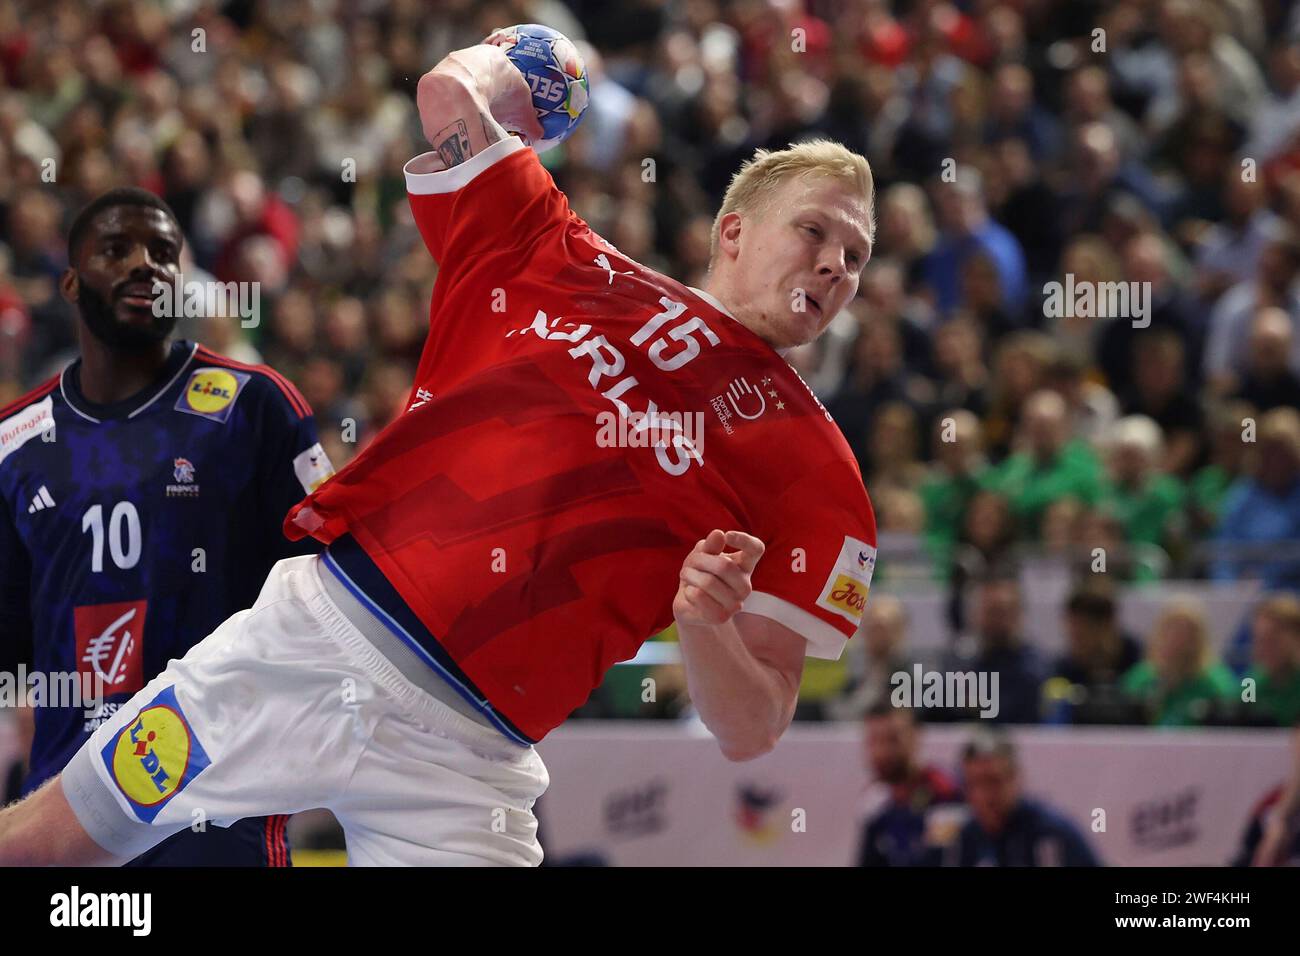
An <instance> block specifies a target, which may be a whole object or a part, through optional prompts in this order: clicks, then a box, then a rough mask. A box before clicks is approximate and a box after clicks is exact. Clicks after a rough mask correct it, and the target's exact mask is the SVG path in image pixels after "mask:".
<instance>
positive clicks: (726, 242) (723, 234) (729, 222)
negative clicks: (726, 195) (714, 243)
mask: <svg viewBox="0 0 1300 956" xmlns="http://www.w3.org/2000/svg"><path fill="white" fill-rule="evenodd" d="M741 218H742V217H741V215H740V213H738V212H729V213H727V214H726V215H725V216H723V217H722V221H721V222H719V223H718V250H719V251H720V252H725V253H726V254H727V255H729V256H730V257H731V258H733V259H734V258H736V256H738V255H740V228H741Z"/></svg>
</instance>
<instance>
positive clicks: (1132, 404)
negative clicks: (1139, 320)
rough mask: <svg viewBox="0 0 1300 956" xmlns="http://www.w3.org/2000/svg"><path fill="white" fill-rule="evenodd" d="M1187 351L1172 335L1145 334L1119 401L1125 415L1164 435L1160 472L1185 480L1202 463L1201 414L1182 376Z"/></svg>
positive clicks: (1161, 332)
mask: <svg viewBox="0 0 1300 956" xmlns="http://www.w3.org/2000/svg"><path fill="white" fill-rule="evenodd" d="M1186 356H1187V350H1186V348H1185V347H1184V345H1183V341H1182V339H1181V338H1179V336H1178V334H1177V333H1176V332H1173V331H1171V330H1169V329H1164V328H1158V329H1149V330H1146V331H1144V332H1143V333H1142V338H1141V339H1140V340H1138V342H1137V344H1136V346H1135V347H1134V351H1133V366H1132V373H1131V374H1132V383H1133V384H1132V385H1131V386H1130V387H1129V388H1127V389H1125V390H1124V391H1123V393H1122V394H1121V396H1120V407H1121V408H1122V409H1123V411H1124V414H1125V415H1146V416H1147V417H1149V418H1151V419H1152V420H1153V421H1155V423H1156V424H1157V425H1159V426H1160V430H1161V432H1162V433H1163V435H1164V444H1165V447H1164V452H1163V454H1162V455H1161V466H1160V470H1161V471H1165V472H1168V473H1169V474H1171V475H1178V476H1179V477H1182V476H1185V475H1187V474H1189V473H1190V472H1191V469H1193V468H1195V467H1197V466H1198V465H1200V464H1201V462H1202V459H1203V457H1204V449H1203V447H1202V440H1203V438H1202V434H1203V432H1204V430H1205V413H1204V411H1203V410H1202V409H1201V404H1200V402H1199V401H1198V400H1197V398H1196V396H1195V394H1194V393H1189V392H1190V389H1189V384H1190V383H1189V382H1188V381H1187V377H1186V375H1185V366H1186Z"/></svg>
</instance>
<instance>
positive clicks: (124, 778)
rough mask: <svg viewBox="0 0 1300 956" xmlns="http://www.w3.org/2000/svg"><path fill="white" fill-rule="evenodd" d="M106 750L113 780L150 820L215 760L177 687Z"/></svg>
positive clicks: (139, 813) (158, 699)
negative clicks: (183, 707) (187, 713)
mask: <svg viewBox="0 0 1300 956" xmlns="http://www.w3.org/2000/svg"><path fill="white" fill-rule="evenodd" d="M101 754H102V756H103V759H104V763H105V765H106V766H107V767H108V771H109V773H110V774H111V775H112V778H113V782H114V783H115V784H116V785H117V788H118V789H119V790H120V791H122V795H123V796H124V797H126V799H127V800H128V801H129V802H130V804H131V809H132V811H133V812H134V813H135V815H136V816H137V817H139V818H140V819H141V820H143V821H144V822H146V823H151V822H152V821H153V819H154V817H156V816H157V815H158V813H159V812H160V811H161V810H162V808H163V807H164V806H166V804H167V803H168V801H170V800H171V799H172V798H173V797H174V796H176V794H178V793H180V792H181V791H182V790H183V789H185V787H186V786H187V785H188V784H189V782H190V781H191V780H193V779H194V778H195V777H196V776H198V775H199V774H200V773H202V772H203V770H204V769H205V768H207V767H208V765H209V764H210V763H211V760H210V759H209V758H208V754H207V751H205V750H204V749H203V745H202V744H201V743H200V742H199V739H198V737H197V736H196V735H195V734H194V730H193V728H191V727H190V724H189V721H188V720H187V719H186V718H185V712H184V711H183V710H181V706H180V703H179V702H178V701H177V700H176V689H175V688H174V687H168V688H166V689H165V690H163V691H161V692H160V693H159V694H158V696H157V697H155V698H154V699H153V700H152V701H151V702H150V703H149V704H147V705H146V706H145V707H144V708H142V709H141V711H140V713H139V714H137V715H136V717H135V719H133V720H132V721H130V722H129V723H128V724H126V726H124V727H123V728H122V729H121V730H120V731H118V733H117V735H116V736H115V737H114V738H113V739H112V740H111V741H109V742H108V743H107V744H105V746H104V749H103V750H102V751H101Z"/></svg>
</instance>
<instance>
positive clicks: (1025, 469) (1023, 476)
mask: <svg viewBox="0 0 1300 956" xmlns="http://www.w3.org/2000/svg"><path fill="white" fill-rule="evenodd" d="M1066 412H1067V409H1066V405H1065V399H1063V398H1061V396H1060V395H1059V394H1058V393H1057V392H1052V391H1046V390H1044V391H1038V392H1035V393H1034V394H1032V395H1030V396H1029V398H1028V399H1026V401H1025V407H1024V413H1023V415H1022V416H1021V425H1020V429H1019V431H1018V433H1017V436H1016V438H1017V442H1016V444H1017V446H1018V448H1019V450H1018V451H1016V452H1015V453H1014V454H1012V455H1010V456H1008V458H1007V460H1006V461H1004V462H1003V463H1002V464H1001V465H999V466H998V467H996V468H995V469H993V470H992V471H991V472H990V473H989V474H988V475H987V477H986V481H985V483H986V485H987V486H988V487H991V488H993V489H995V490H997V491H999V492H1001V493H1002V494H1004V495H1006V496H1007V498H1009V499H1010V501H1011V508H1012V511H1013V512H1014V514H1015V515H1016V518H1017V519H1018V521H1019V522H1020V526H1021V528H1022V529H1023V532H1024V533H1025V534H1026V535H1027V536H1029V537H1032V538H1034V539H1037V538H1038V537H1039V526H1040V523H1041V519H1042V516H1043V512H1044V511H1045V510H1046V509H1047V506H1048V505H1050V504H1051V503H1052V502H1053V501H1056V500H1057V499H1060V498H1065V497H1075V498H1078V499H1079V500H1080V501H1082V502H1084V503H1085V504H1088V505H1092V504H1095V503H1096V501H1097V498H1098V495H1099V493H1100V490H1101V463H1100V462H1099V461H1098V459H1097V455H1096V453H1095V452H1094V451H1093V450H1092V448H1091V447H1090V446H1089V445H1088V444H1087V443H1086V442H1083V441H1080V440H1078V439H1070V437H1069V420H1068V418H1067V415H1066Z"/></svg>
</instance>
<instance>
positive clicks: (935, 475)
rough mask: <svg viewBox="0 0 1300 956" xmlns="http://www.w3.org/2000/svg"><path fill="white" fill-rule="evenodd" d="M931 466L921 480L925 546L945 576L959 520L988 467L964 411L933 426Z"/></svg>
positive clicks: (978, 432) (976, 429)
mask: <svg viewBox="0 0 1300 956" xmlns="http://www.w3.org/2000/svg"><path fill="white" fill-rule="evenodd" d="M933 451H934V464H933V465H932V466H931V467H930V470H929V473H928V474H927V475H926V477H925V479H924V480H922V482H921V486H920V495H921V502H922V504H923V505H924V506H925V545H926V549H927V550H928V551H929V552H930V557H931V559H932V560H933V561H934V564H935V568H936V572H937V576H938V577H939V578H941V579H943V578H946V577H947V576H948V569H949V564H950V562H951V561H952V553H953V549H954V548H955V547H956V545H957V540H958V536H959V534H960V531H961V526H962V517H963V516H964V515H965V514H966V508H967V506H968V505H969V504H970V501H971V499H972V498H973V497H974V496H975V493H976V492H977V491H979V490H980V476H981V475H982V474H983V473H984V471H985V470H986V469H987V468H988V462H987V461H986V460H985V458H984V438H983V432H982V429H981V427H980V421H979V419H978V418H976V417H975V415H974V414H973V413H971V412H969V411H967V410H966V409H964V408H956V409H952V410H950V411H947V412H944V413H943V414H942V415H940V416H939V418H938V420H937V421H936V422H935V423H934V446H933Z"/></svg>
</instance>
